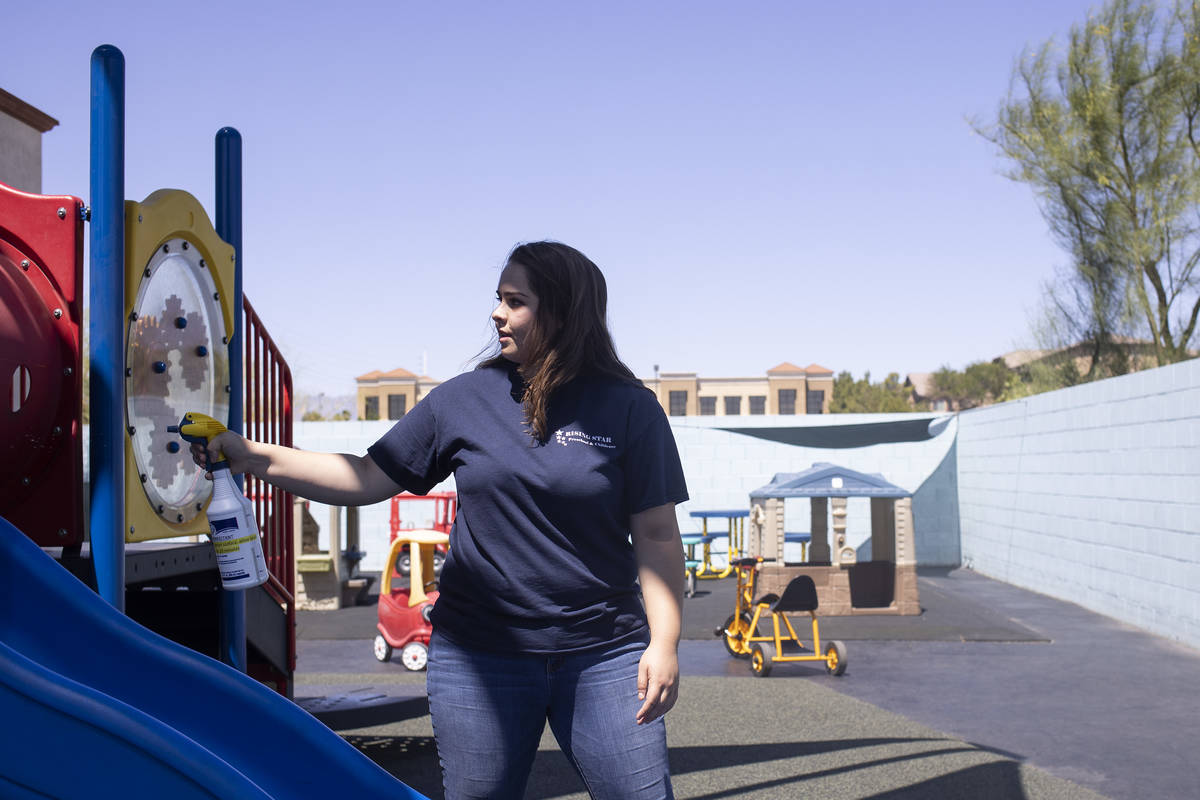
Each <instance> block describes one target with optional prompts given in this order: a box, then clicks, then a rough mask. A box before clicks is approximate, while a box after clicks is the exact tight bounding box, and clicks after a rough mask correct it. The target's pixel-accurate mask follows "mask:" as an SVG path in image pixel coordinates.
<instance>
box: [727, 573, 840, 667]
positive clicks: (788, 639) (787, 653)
mask: <svg viewBox="0 0 1200 800" xmlns="http://www.w3.org/2000/svg"><path fill="white" fill-rule="evenodd" d="M763 561H764V559H760V558H739V559H737V560H736V561H734V562H733V563H734V567H735V568H736V569H737V573H738V586H737V599H736V603H735V606H734V612H733V614H732V615H731V616H730V617H729V619H727V620H726V621H725V626H724V627H722V628H717V629H716V631H714V633H715V634H716V635H717V636H723V637H724V641H725V649H726V650H728V651H729V653H730V655H732V656H735V657H737V658H749V659H750V671H751V672H752V673H753V674H754V676H755V677H758V678H765V677H767V676H768V675H770V674H771V668H772V667H773V666H774V665H775V664H779V663H788V662H796V661H818V662H823V663H824V664H825V669H826V670H827V671H828V672H829V673H830V674H831V675H841V674H842V673H844V672H845V671H846V646H845V645H844V644H842V643H841V642H840V641H837V640H834V641H831V642H829V643H828V644H827V645H826V646H825V649H824V651H822V650H821V631H820V624H819V623H818V622H817V605H818V603H817V587H816V584H814V583H813V579H812V578H811V577H809V576H808V575H797V576H796V577H795V578H793V579H792V580H791V581H790V582H789V583H788V585H787V587H785V588H784V590H783V595H782V596H781V595H777V594H774V593H769V594H765V595H763V596H762V597H760V598H758V599H757V600H751V598H752V597H753V596H754V584H755V578H756V576H757V573H758V569H759V565H760V564H762V562H763ZM804 612H807V613H808V615H809V616H810V617H811V618H812V647H811V649H810V648H808V647H806V646H805V644H804V643H803V642H801V641H800V637H799V635H798V634H797V633H796V629H795V628H793V627H792V622H791V620H790V619H788V617H787V615H788V614H799V613H804ZM764 614H770V616H771V627H772V632H771V635H769V636H760V635H759V633H758V623H759V621H760V620H761V619H762V618H763V615H764Z"/></svg>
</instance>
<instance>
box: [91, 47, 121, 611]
mask: <svg viewBox="0 0 1200 800" xmlns="http://www.w3.org/2000/svg"><path fill="white" fill-rule="evenodd" d="M91 113H92V119H91V125H92V128H91V188H90V191H91V199H92V222H91V272H90V275H91V290H90V296H89V301H90V305H91V322H90V323H89V328H88V331H89V334H90V337H91V345H90V347H91V354H90V356H89V358H90V367H91V387H90V390H89V394H88V402H89V412H90V415H91V434H90V436H91V438H90V443H89V446H88V448H89V449H88V453H89V462H90V467H91V504H90V511H89V517H88V519H89V526H90V530H91V547H92V565H93V567H94V568H95V570H96V590H97V591H98V592H99V594H100V596H101V597H102V598H104V599H105V600H106V601H107V602H108V603H110V604H111V605H112V606H114V607H115V608H116V609H117V610H119V611H121V612H124V611H125V452H124V450H125V447H124V445H125V430H124V418H125V415H124V409H123V408H122V403H121V399H122V397H124V392H125V371H124V368H123V366H124V363H125V352H124V346H123V344H124V339H125V335H124V334H125V292H124V284H125V56H124V55H122V54H121V51H120V50H118V49H117V48H116V47H113V46H112V45H109V44H105V45H101V46H100V47H97V48H96V49H95V50H94V51H92V99H91Z"/></svg>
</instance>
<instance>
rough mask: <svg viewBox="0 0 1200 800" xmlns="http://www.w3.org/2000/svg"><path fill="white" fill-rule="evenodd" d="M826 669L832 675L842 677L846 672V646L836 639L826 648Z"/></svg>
mask: <svg viewBox="0 0 1200 800" xmlns="http://www.w3.org/2000/svg"><path fill="white" fill-rule="evenodd" d="M825 669H827V670H829V674H830V675H841V674H842V673H843V672H845V671H846V645H844V644H842V643H841V642H839V641H837V640H836V639H835V640H833V641H832V642H830V643H829V644H828V645H826V647H825Z"/></svg>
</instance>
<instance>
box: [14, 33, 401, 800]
mask: <svg viewBox="0 0 1200 800" xmlns="http://www.w3.org/2000/svg"><path fill="white" fill-rule="evenodd" d="M124 69H125V63H124V56H123V55H122V54H121V52H120V51H119V50H117V49H116V48H115V47H112V46H108V45H105V46H102V47H99V48H97V49H96V50H95V52H94V53H93V54H92V92H91V96H92V108H91V119H92V131H91V186H90V191H91V200H92V205H91V209H90V212H89V210H88V209H87V208H85V206H84V203H83V201H82V200H80V199H79V198H78V197H74V196H67V195H62V196H42V195H33V194H28V193H25V192H20V191H17V190H13V189H11V188H9V187H6V186H4V185H2V184H0V300H2V301H3V302H2V303H0V378H4V379H6V380H7V381H9V382H10V383H9V397H10V398H11V408H10V410H11V413H9V414H5V415H3V421H2V422H0V446H2V447H3V452H2V453H0V455H3V456H5V457H6V458H5V459H4V466H3V467H0V470H2V471H0V517H3V519H0V549H2V550H3V552H2V554H0V585H3V586H4V587H5V592H4V597H3V598H0V605H2V606H3V607H2V608H0V618H2V619H0V717H3V718H4V719H5V721H6V723H7V724H9V725H10V726H12V727H14V728H15V729H18V730H20V731H21V735H20V736H18V737H17V740H18V741H16V742H15V743H14V744H15V745H16V746H14V747H10V748H7V749H6V750H5V751H4V752H3V753H2V754H0V794H6V795H7V794H9V793H10V792H9V791H5V789H6V788H7V789H10V790H11V791H12V792H21V796H25V794H27V793H29V792H31V791H32V792H34V793H40V794H41V795H49V796H84V795H89V794H94V792H95V790H97V789H104V790H112V789H114V788H115V787H116V786H125V785H126V784H127V783H128V780H129V775H130V774H133V775H136V776H137V783H138V786H137V789H138V791H140V792H142V793H146V794H148V795H150V794H152V795H154V796H171V797H201V796H203V797H227V798H252V797H279V798H283V797H289V798H291V797H325V796H329V795H330V794H331V793H343V792H356V793H357V792H370V793H372V794H383V793H386V794H388V795H389V796H397V797H408V798H419V797H420V795H418V794H417V793H415V792H412V791H411V790H410V789H408V787H406V786H404V785H403V784H401V783H399V782H398V781H396V780H395V779H393V778H391V777H390V776H389V775H387V773H386V772H384V771H383V770H381V769H379V768H377V767H375V766H374V765H373V764H372V762H370V760H369V759H367V758H366V757H365V756H363V755H362V754H361V753H359V752H358V751H356V750H355V749H354V748H353V747H351V746H350V745H348V744H346V743H345V742H344V741H343V740H341V739H340V738H339V737H338V736H336V735H335V734H333V733H332V732H330V731H329V730H328V729H326V728H324V726H322V725H321V724H320V723H319V722H317V721H316V720H315V719H313V718H312V717H310V716H309V715H308V714H307V713H306V712H304V711H302V710H301V709H299V708H297V707H296V706H294V705H293V704H292V703H291V702H290V701H289V700H287V699H285V698H287V697H290V696H291V685H292V673H293V671H294V669H295V618H294V614H295V601H294V583H293V576H294V572H293V564H294V558H295V552H294V547H293V540H294V530H293V514H294V508H293V501H292V498H291V497H290V496H289V495H287V494H285V493H284V492H282V491H280V490H278V489H274V488H272V487H269V486H267V485H266V484H264V483H262V482H260V481H257V480H254V479H252V478H249V479H247V481H246V486H245V493H246V495H247V496H248V497H249V498H251V500H252V502H253V504H254V508H255V516H256V518H257V523H258V526H259V529H260V530H261V531H262V534H263V548H264V552H265V555H266V562H267V566H268V570H269V572H270V578H269V579H268V582H267V583H266V584H264V585H263V586H261V587H256V588H254V589H250V590H245V591H224V590H221V589H220V587H219V579H218V576H217V572H216V569H215V558H214V554H213V550H212V546H211V545H210V544H209V543H207V542H204V541H196V539H198V538H200V534H206V533H207V532H208V527H207V523H206V519H205V516H204V514H203V511H204V508H205V505H206V503H207V501H208V499H209V496H210V494H211V487H210V486H208V485H207V484H208V482H207V481H205V480H204V478H203V471H202V470H199V469H198V468H196V467H195V466H194V465H193V464H192V463H191V459H190V456H189V455H188V453H187V450H186V448H183V447H180V445H179V442H178V441H177V439H175V438H174V437H172V435H171V434H169V433H168V432H167V431H166V428H167V426H168V425H169V424H173V423H171V422H170V418H171V417H176V418H178V417H179V416H181V415H182V413H183V411H199V412H201V413H205V414H208V415H210V416H213V417H215V418H217V419H220V420H228V427H229V428H230V429H231V430H234V431H239V432H244V433H246V434H247V435H248V436H250V437H252V438H255V439H257V440H259V441H267V442H274V443H278V444H282V445H290V444H291V436H292V429H291V424H292V419H291V418H292V414H291V395H292V390H291V377H290V372H289V371H288V368H287V364H286V362H285V361H284V360H283V358H282V356H281V354H280V353H279V351H278V349H277V348H276V347H275V346H274V344H273V343H272V342H271V340H270V337H269V336H268V335H267V333H266V330H265V328H264V327H263V325H262V322H261V320H260V319H259V318H258V316H257V314H256V313H255V312H254V309H253V308H252V307H251V306H250V304H249V302H247V301H246V300H245V299H244V298H243V296H242V292H241V268H242V265H241V137H240V135H239V134H238V133H237V131H236V130H233V129H231V128H224V129H222V130H220V131H219V132H218V134H217V137H216V184H217V186H216V188H217V192H216V194H217V203H216V215H215V216H216V225H215V226H214V225H213V224H212V223H211V222H210V221H209V217H208V216H207V214H206V213H205V211H204V209H203V207H202V206H201V205H200V204H199V203H198V202H197V201H196V200H195V199H194V198H193V197H192V196H191V195H188V194H187V193H186V192H182V191H178V190H160V191H158V192H155V193H153V194H151V195H150V196H149V197H147V198H146V199H145V200H144V201H143V202H141V203H135V202H129V201H126V200H125V198H124V99H125V98H124ZM86 221H90V223H91V227H90V234H91V279H92V280H91V296H90V303H89V306H90V311H91V322H90V328H89V331H90V334H91V342H90V353H89V361H88V363H89V365H90V367H91V390H90V445H89V448H90V450H89V452H90V503H85V502H84V491H85V484H84V482H83V470H82V441H83V436H82V434H83V419H82V394H81V392H82V380H81V379H82V372H83V369H82V367H83V363H82V358H83V355H82V348H81V344H82V331H81V326H82V319H83V316H82V305H83V304H82V298H81V297H80V291H81V288H82V286H83V265H82V236H83V228H84V223H85V222H86ZM85 505H86V506H87V516H86V519H85V515H84V508H85ZM188 539H190V540H191V541H188ZM39 546H40V548H41V549H39ZM55 560H57V562H58V563H55ZM72 573H73V574H74V577H73V576H72ZM76 577H78V578H79V579H80V580H81V581H83V583H81V582H80V580H76ZM84 584H88V585H89V586H91V587H92V588H94V590H95V593H93V592H92V591H89V589H88V588H87V587H86V586H85V585H84ZM64 641H67V642H70V646H64V645H63V642H64ZM80 653H86V658H81V657H80ZM218 659H219V660H218ZM222 661H223V662H225V663H224V664H222V663H220V662H222ZM268 687H270V688H268ZM281 695H282V696H281ZM64 741H69V742H73V743H74V744H75V745H82V747H79V749H80V750H81V751H83V752H80V753H74V754H73V756H72V758H73V762H72V767H73V768H72V769H71V770H63V769H62V768H61V753H60V751H59V749H58V748H56V747H54V746H50V745H48V743H50V742H59V743H61V742H64ZM279 748H283V750H282V752H286V753H287V754H288V758H287V759H286V760H284V761H281V760H280V759H279V758H278V753H279V752H281V751H280V750H279ZM305 753H307V754H308V755H305ZM297 757H299V758H300V759H302V761H303V763H302V764H295V763H292V760H293V759H295V758H297ZM131 770H132V772H131ZM71 776H75V777H71Z"/></svg>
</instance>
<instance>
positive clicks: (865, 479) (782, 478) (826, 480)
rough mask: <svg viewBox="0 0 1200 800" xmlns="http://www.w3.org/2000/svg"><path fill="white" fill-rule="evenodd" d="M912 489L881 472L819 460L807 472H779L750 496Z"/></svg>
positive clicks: (886, 493)
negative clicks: (890, 480)
mask: <svg viewBox="0 0 1200 800" xmlns="http://www.w3.org/2000/svg"><path fill="white" fill-rule="evenodd" d="M911 496H912V492H910V491H907V490H906V489H902V488H900V487H899V486H897V485H896V484H894V483H889V482H888V481H887V480H886V479H885V478H884V477H883V476H882V475H879V474H874V475H867V474H866V473H863V472H855V471H854V470H852V469H847V468H846V467H839V466H837V465H836V464H829V463H826V462H823V461H818V462H817V463H815V464H813V465H812V467H810V468H809V469H806V470H804V472H778V473H776V474H775V477H773V478H771V482H770V483H768V484H767V485H766V486H760V487H759V488H757V489H755V490H754V491H752V492H751V493H750V499H752V500H755V499H760V500H761V499H765V498H768V497H911Z"/></svg>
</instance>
